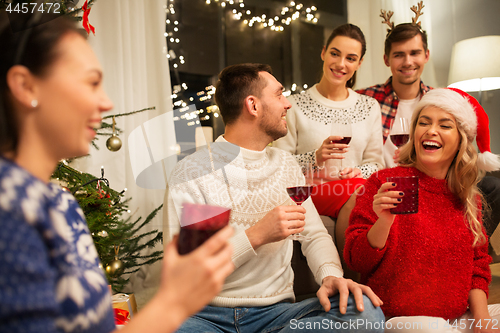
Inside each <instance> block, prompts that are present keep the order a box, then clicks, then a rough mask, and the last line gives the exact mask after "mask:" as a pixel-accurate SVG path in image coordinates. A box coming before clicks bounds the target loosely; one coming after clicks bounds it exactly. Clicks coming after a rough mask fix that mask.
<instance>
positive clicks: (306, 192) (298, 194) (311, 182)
mask: <svg viewBox="0 0 500 333" xmlns="http://www.w3.org/2000/svg"><path fill="white" fill-rule="evenodd" d="M304 177H305V184H304V185H302V186H292V187H287V189H286V192H287V193H288V195H289V196H290V198H291V199H292V200H293V201H294V202H295V203H296V204H297V205H299V206H300V205H302V203H303V202H304V201H306V200H307V199H308V198H309V197H310V196H311V194H312V193H313V190H314V186H315V177H314V167H313V164H312V163H306V166H305V170H304ZM289 238H290V239H293V240H300V239H311V238H310V237H306V236H303V235H301V234H293V235H291V236H290V237H289Z"/></svg>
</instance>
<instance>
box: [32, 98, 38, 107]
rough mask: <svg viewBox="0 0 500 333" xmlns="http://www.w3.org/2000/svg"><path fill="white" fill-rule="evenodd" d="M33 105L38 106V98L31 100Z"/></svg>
mask: <svg viewBox="0 0 500 333" xmlns="http://www.w3.org/2000/svg"><path fill="white" fill-rule="evenodd" d="M31 106H32V107H34V108H36V107H37V106H38V100H36V99H33V100H31Z"/></svg>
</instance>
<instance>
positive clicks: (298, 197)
mask: <svg viewBox="0 0 500 333" xmlns="http://www.w3.org/2000/svg"><path fill="white" fill-rule="evenodd" d="M312 189H313V186H295V187H287V189H286V192H287V193H288V195H289V196H290V198H292V200H293V201H295V203H296V204H297V205H302V203H303V202H304V201H306V200H307V198H309V197H310V196H311V193H312Z"/></svg>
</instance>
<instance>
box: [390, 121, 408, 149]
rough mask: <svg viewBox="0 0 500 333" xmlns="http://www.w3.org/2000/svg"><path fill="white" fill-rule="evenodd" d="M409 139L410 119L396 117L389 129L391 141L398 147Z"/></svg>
mask: <svg viewBox="0 0 500 333" xmlns="http://www.w3.org/2000/svg"><path fill="white" fill-rule="evenodd" d="M409 139H410V120H409V119H408V118H404V117H401V118H397V119H395V120H394V124H393V125H392V129H391V142H392V143H393V144H394V145H395V146H396V147H398V149H399V148H401V147H403V146H404V145H405V144H406V143H407V142H408V140H409Z"/></svg>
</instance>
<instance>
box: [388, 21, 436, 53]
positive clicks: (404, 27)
mask: <svg viewBox="0 0 500 333" xmlns="http://www.w3.org/2000/svg"><path fill="white" fill-rule="evenodd" d="M418 34H420V36H421V37H422V44H423V46H424V51H425V52H427V33H426V32H425V31H424V30H422V28H420V27H419V26H418V25H416V24H413V23H401V24H398V25H397V26H396V27H395V28H394V29H392V30H391V31H390V32H389V33H388V34H387V36H386V37H385V49H384V53H385V55H386V56H387V57H389V55H390V54H391V48H392V43H396V42H403V41H405V40H408V39H411V38H413V37H415V36H416V35H418Z"/></svg>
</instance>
